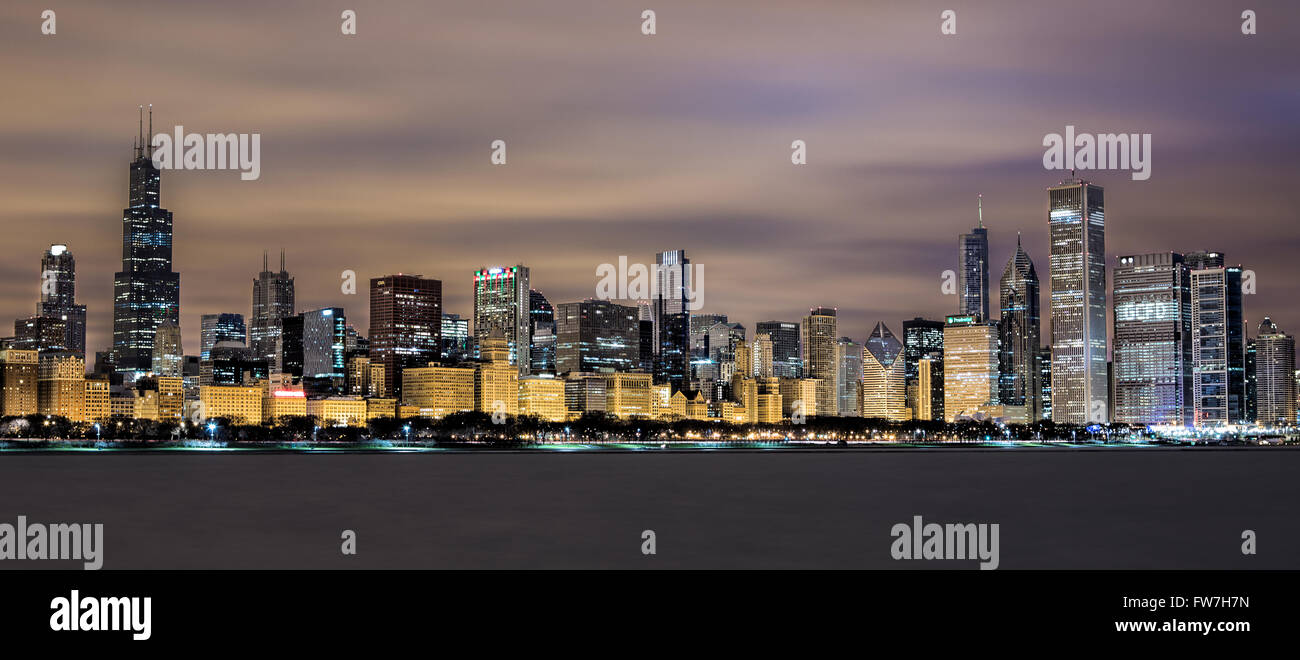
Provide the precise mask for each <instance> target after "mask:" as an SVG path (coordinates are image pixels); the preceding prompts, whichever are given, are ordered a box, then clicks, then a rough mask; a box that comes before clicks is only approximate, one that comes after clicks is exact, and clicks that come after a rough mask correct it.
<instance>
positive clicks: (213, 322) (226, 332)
mask: <svg viewBox="0 0 1300 660" xmlns="http://www.w3.org/2000/svg"><path fill="white" fill-rule="evenodd" d="M199 341H200V342H201V344H202V345H201V346H200V347H199V348H200V350H199V359H200V360H206V359H208V357H209V353H210V352H211V351H212V347H213V346H216V345H217V342H219V341H234V342H239V343H241V344H244V345H246V346H247V345H248V335H247V332H246V331H245V328H244V315H243V314H229V313H226V314H204V315H203V316H202V317H200V320H199Z"/></svg>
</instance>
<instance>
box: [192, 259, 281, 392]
mask: <svg viewBox="0 0 1300 660" xmlns="http://www.w3.org/2000/svg"><path fill="white" fill-rule="evenodd" d="M294 314H296V311H295V307H294V284H293V277H291V276H290V275H289V271H288V270H287V269H286V268H285V260H284V250H280V270H279V271H272V270H271V269H270V266H269V265H268V264H267V258H266V253H265V252H263V253H262V272H260V273H258V274H257V279H255V280H253V315H252V316H251V317H250V318H249V328H248V341H247V342H246V343H247V346H248V347H249V348H251V349H253V355H255V356H257V357H258V358H260V359H263V360H266V362H267V364H268V365H269V366H270V368H271V370H273V371H276V372H279V371H283V370H284V367H283V365H281V364H280V363H279V360H280V358H281V355H282V354H283V348H282V346H281V344H280V325H281V321H282V320H283V319H286V318H289V317H291V316H293V315H294ZM217 341H221V340H220V339H218V340H217ZM212 345H213V346H215V345H216V342H213V344H212ZM209 348H210V347H209Z"/></svg>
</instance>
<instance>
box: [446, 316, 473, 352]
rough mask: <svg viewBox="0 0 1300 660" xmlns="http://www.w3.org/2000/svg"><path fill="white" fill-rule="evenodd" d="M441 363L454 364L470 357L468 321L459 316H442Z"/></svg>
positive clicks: (471, 350)
mask: <svg viewBox="0 0 1300 660" xmlns="http://www.w3.org/2000/svg"><path fill="white" fill-rule="evenodd" d="M440 341H441V344H442V361H443V362H444V363H448V364H450V363H456V362H460V361H461V360H467V359H469V358H470V357H472V353H473V349H472V347H471V345H470V344H471V342H470V335H469V319H463V318H461V317H460V315H459V314H443V315H442V339H441V340H440Z"/></svg>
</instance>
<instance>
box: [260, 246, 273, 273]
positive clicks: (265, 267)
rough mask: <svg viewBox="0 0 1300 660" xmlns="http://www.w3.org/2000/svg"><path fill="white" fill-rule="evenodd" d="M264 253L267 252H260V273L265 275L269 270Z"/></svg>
mask: <svg viewBox="0 0 1300 660" xmlns="http://www.w3.org/2000/svg"><path fill="white" fill-rule="evenodd" d="M266 253H267V250H262V272H263V273H265V272H266V271H268V270H271V266H270V264H268V263H267V262H266Z"/></svg>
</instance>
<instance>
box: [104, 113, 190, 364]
mask: <svg viewBox="0 0 1300 660" xmlns="http://www.w3.org/2000/svg"><path fill="white" fill-rule="evenodd" d="M140 123H141V125H140V129H141V130H140V135H139V138H138V139H137V142H136V148H135V157H134V159H133V160H132V161H131V179H130V186H129V188H128V192H129V195H128V201H127V208H126V209H124V210H123V211H122V270H120V271H118V272H117V273H115V274H114V275H113V356H112V362H113V364H114V365H115V366H116V368H117V370H118V371H119V372H122V373H124V374H127V375H128V376H129V378H128V380H134V379H135V378H136V377H138V376H140V375H142V374H144V373H146V372H148V371H149V370H151V369H152V368H153V347H154V335H155V334H157V330H158V326H160V325H162V323H163V321H171V322H172V323H174V324H177V325H179V324H180V320H181V318H180V314H181V276H180V274H179V273H176V272H175V271H173V270H172V238H173V236H172V213H171V211H168V210H167V209H165V208H163V207H162V184H161V181H162V173H161V172H160V171H159V169H158V167H157V166H155V165H154V163H153V150H154V147H153V146H151V143H150V141H149V139H150V138H149V135H152V133H153V131H152V128H153V116H152V111H151V112H150V119H149V124H150V131H149V133H148V134H146V133H145V132H144V121H143V118H142V119H141V122H140Z"/></svg>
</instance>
